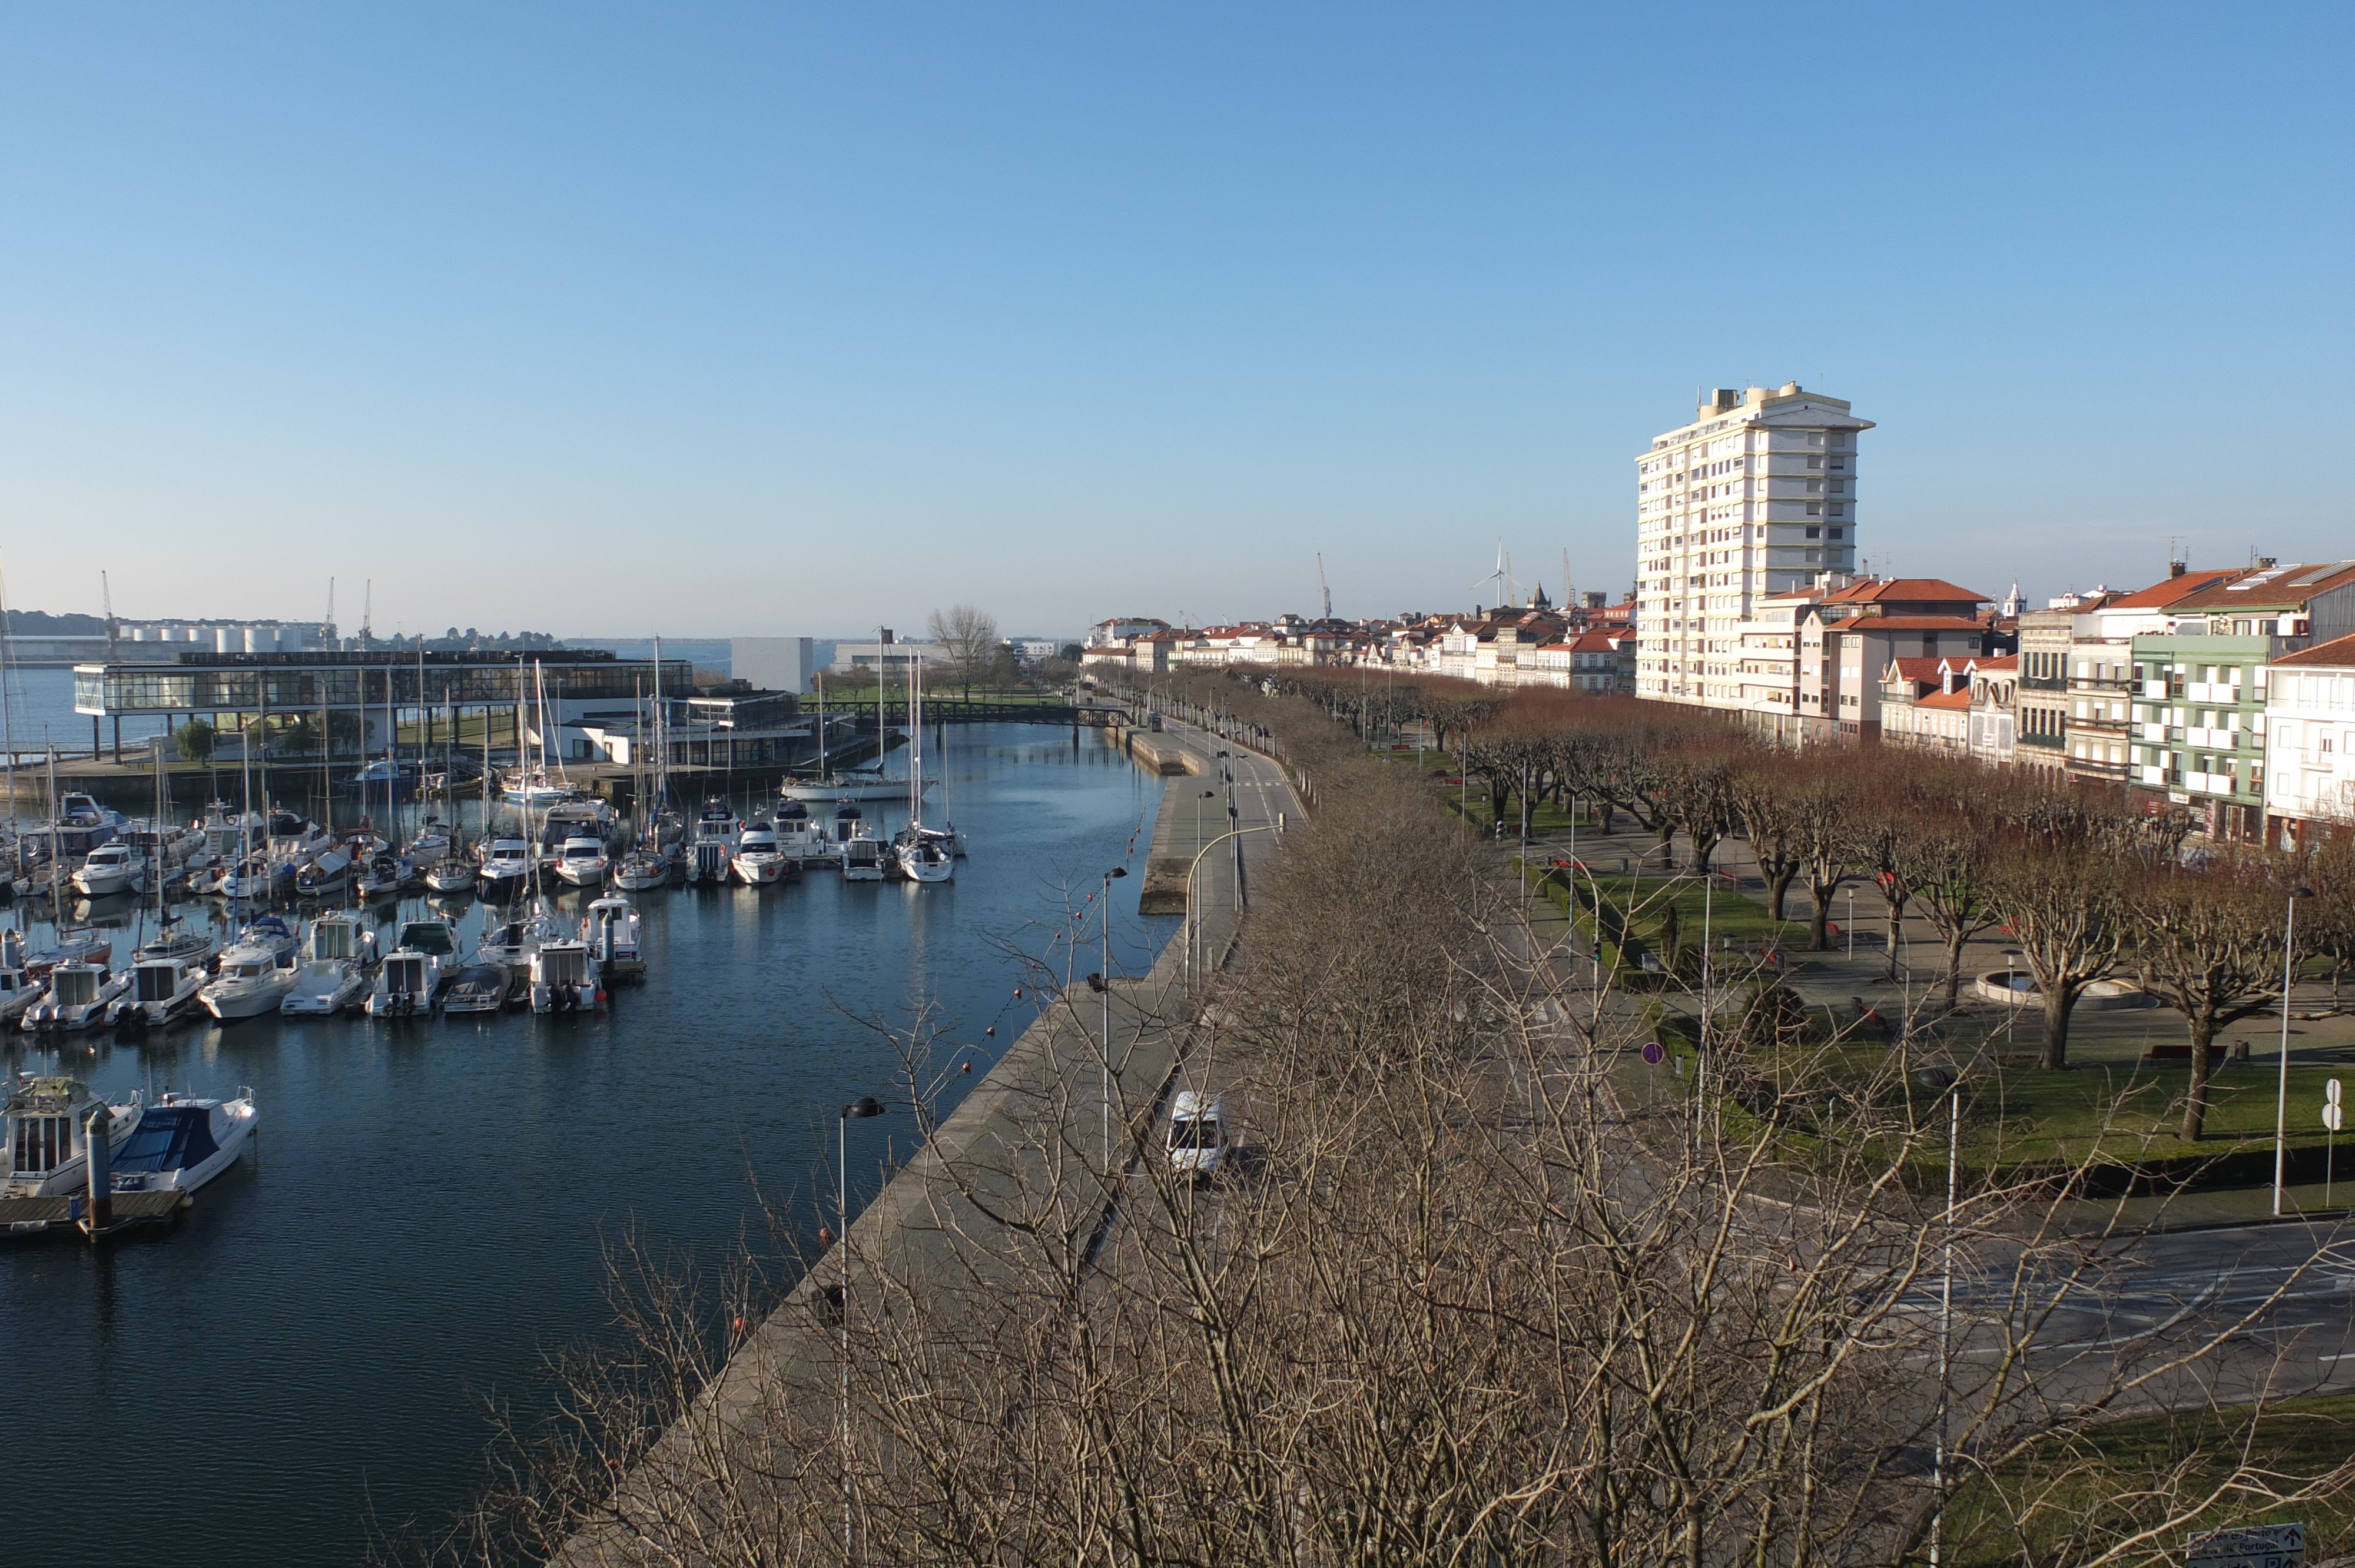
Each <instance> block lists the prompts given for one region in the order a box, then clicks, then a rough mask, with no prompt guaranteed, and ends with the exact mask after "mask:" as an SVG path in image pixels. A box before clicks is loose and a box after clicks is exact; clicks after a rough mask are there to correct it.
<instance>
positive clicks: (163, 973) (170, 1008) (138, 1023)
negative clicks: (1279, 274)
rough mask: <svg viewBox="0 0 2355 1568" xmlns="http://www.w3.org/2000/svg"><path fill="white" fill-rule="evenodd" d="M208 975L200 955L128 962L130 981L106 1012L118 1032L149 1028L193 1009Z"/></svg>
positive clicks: (108, 1019) (170, 1020)
mask: <svg viewBox="0 0 2355 1568" xmlns="http://www.w3.org/2000/svg"><path fill="white" fill-rule="evenodd" d="M208 978H209V977H208V975H207V973H206V971H205V966H204V960H203V959H201V958H188V957H177V956H167V957H162V958H153V959H149V958H143V959H138V960H137V961H136V962H134V963H133V965H132V966H131V983H130V985H129V987H128V988H127V989H126V990H125V991H123V995H122V996H121V997H120V998H119V999H117V1001H115V1003H114V1006H113V1008H112V1011H111V1012H108V1014H107V1020H106V1021H107V1022H109V1023H111V1024H112V1025H113V1026H114V1027H115V1029H116V1030H117V1031H118V1032H121V1031H136V1030H141V1029H153V1028H156V1027H159V1026H161V1025H163V1024H165V1023H169V1022H172V1020H174V1019H176V1018H177V1017H179V1016H180V1015H181V1014H183V1013H186V1012H193V1011H195V1009H196V1006H197V994H198V993H199V992H201V991H203V990H204V989H205V981H206V980H208Z"/></svg>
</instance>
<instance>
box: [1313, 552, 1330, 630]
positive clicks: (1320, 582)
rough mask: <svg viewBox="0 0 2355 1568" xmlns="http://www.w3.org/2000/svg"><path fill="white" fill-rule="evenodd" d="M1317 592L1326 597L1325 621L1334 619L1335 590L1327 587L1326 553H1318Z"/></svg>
mask: <svg viewBox="0 0 2355 1568" xmlns="http://www.w3.org/2000/svg"><path fill="white" fill-rule="evenodd" d="M1316 591H1317V592H1318V593H1320V594H1323V595H1324V596H1325V619H1326V620H1332V619H1333V590H1332V589H1331V588H1327V587H1326V586H1325V552H1324V551H1322V550H1319V551H1317V552H1316Z"/></svg>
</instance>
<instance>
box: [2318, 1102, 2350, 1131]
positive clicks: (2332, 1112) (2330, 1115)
mask: <svg viewBox="0 0 2355 1568" xmlns="http://www.w3.org/2000/svg"><path fill="white" fill-rule="evenodd" d="M2345 1109H2346V1107H2344V1106H2337V1105H2328V1106H2325V1107H2322V1125H2323V1126H2324V1127H2325V1128H2328V1129H2329V1130H2330V1131H2332V1132H2344V1131H2346V1130H2347V1128H2346V1123H2345V1121H2344V1120H2343V1118H2342V1113H2343V1112H2344V1111H2345Z"/></svg>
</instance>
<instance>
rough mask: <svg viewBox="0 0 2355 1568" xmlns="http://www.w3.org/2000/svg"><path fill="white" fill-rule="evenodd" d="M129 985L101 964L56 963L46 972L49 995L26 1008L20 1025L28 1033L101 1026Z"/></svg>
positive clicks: (128, 982)
mask: <svg viewBox="0 0 2355 1568" xmlns="http://www.w3.org/2000/svg"><path fill="white" fill-rule="evenodd" d="M130 984H131V982H130V981H129V980H126V979H125V978H124V977H123V976H121V975H118V974H114V973H112V972H111V971H110V970H109V969H107V967H106V966H105V965H104V964H59V966H58V967H57V968H56V969H51V970H50V971H49V994H48V995H47V996H45V997H43V998H42V999H41V1000H40V1001H37V1002H35V1003H33V1005H32V1006H30V1007H28V1008H27V1009H25V1012H24V1014H23V1017H22V1020H21V1022H20V1024H19V1027H21V1028H22V1029H24V1030H25V1031H26V1032H27V1033H33V1032H35V1031H42V1030H56V1031H59V1032H69V1031H72V1030H77V1029H91V1028H99V1027H102V1026H103V1025H104V1024H105V1022H106V1014H107V1010H108V1009H109V1008H111V1007H112V1006H113V1005H114V1002H115V1001H116V999H117V998H119V997H121V996H122V995H123V992H124V991H127V990H128V989H130Z"/></svg>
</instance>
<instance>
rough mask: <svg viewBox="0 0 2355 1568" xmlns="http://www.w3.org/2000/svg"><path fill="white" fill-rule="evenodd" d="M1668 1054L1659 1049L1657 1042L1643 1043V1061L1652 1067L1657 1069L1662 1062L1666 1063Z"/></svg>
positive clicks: (1647, 1041) (1648, 1041)
mask: <svg viewBox="0 0 2355 1568" xmlns="http://www.w3.org/2000/svg"><path fill="white" fill-rule="evenodd" d="M1667 1059H1668V1053H1667V1052H1666V1051H1663V1050H1661V1049H1660V1043H1659V1042H1658V1041H1657V1040H1646V1041H1645V1042H1644V1060H1645V1061H1646V1062H1649V1063H1650V1064H1651V1065H1653V1066H1655V1067H1657V1066H1658V1065H1660V1064H1661V1063H1662V1062H1664V1061H1666V1060H1667Z"/></svg>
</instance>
